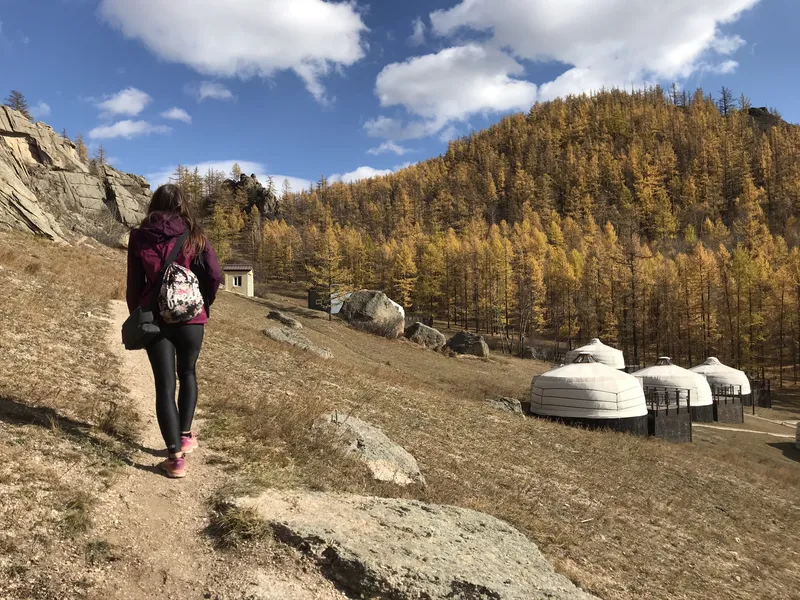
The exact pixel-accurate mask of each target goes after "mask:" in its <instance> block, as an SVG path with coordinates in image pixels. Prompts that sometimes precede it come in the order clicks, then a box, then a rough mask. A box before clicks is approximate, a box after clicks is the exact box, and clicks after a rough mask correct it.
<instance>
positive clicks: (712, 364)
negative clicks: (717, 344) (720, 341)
mask: <svg viewBox="0 0 800 600" xmlns="http://www.w3.org/2000/svg"><path fill="white" fill-rule="evenodd" d="M690 370H691V371H694V372H695V373H700V375H703V376H704V377H705V378H706V379H707V380H708V383H710V384H711V385H721V386H725V387H728V386H732V387H735V388H739V389H740V392H741V393H742V394H744V395H745V396H746V395H748V394H749V393H750V392H751V391H752V390H751V389H750V380H749V379H748V378H747V375H745V374H744V372H743V371H739V370H738V369H734V368H733V367H728V366H726V365H723V364H722V363H721V362H720V361H719V359H717V358H714V357H713V356H712V357H711V358H709V359H708V360H706V362H704V363H703V364H702V365H697V366H696V367H694V368H692V369H690Z"/></svg>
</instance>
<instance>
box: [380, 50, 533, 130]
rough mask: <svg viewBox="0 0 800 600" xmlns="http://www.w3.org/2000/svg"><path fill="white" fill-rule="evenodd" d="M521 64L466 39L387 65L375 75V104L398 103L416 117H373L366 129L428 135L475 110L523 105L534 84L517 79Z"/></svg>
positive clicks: (530, 98) (529, 99)
mask: <svg viewBox="0 0 800 600" xmlns="http://www.w3.org/2000/svg"><path fill="white" fill-rule="evenodd" d="M523 74H524V68H523V66H522V65H521V64H519V63H518V62H517V61H516V60H514V59H513V58H511V57H510V56H508V55H507V54H504V53H503V52H501V51H499V50H496V49H494V48H488V47H483V46H480V45H478V44H468V45H466V46H457V47H454V48H446V49H445V50H442V51H441V52H438V53H436V54H427V55H425V56H418V57H415V58H411V59H409V60H407V61H405V62H403V63H394V64H391V65H388V66H387V67H386V68H384V69H383V71H381V73H380V74H379V75H378V79H377V81H376V84H375V93H376V94H377V95H378V98H379V99H380V103H381V106H383V107H392V106H402V107H404V108H405V109H406V110H407V111H408V112H409V113H411V114H412V115H414V116H416V117H418V119H417V120H414V121H411V122H410V123H407V124H403V123H402V122H400V121H398V120H397V119H391V118H388V117H378V118H377V119H374V120H372V121H369V122H367V123H366V125H365V127H366V130H367V133H368V134H369V135H371V136H375V137H387V138H390V139H412V138H417V137H423V136H426V135H432V134H434V133H436V132H438V131H441V130H442V129H443V128H445V127H446V126H447V125H448V124H450V123H452V122H454V121H463V120H465V119H468V118H469V117H471V116H474V115H476V114H481V113H498V112H506V111H511V110H527V109H528V108H530V107H531V105H532V104H533V103H534V102H536V92H537V88H536V85H534V84H533V83H531V82H529V81H524V80H522V79H518V77H519V76H521V75H523Z"/></svg>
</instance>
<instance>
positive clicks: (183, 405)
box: [126, 184, 222, 478]
mask: <svg viewBox="0 0 800 600" xmlns="http://www.w3.org/2000/svg"><path fill="white" fill-rule="evenodd" d="M181 239H184V240H185V241H184V242H183V245H182V248H181V249H180V251H179V252H178V253H177V256H176V258H175V261H174V263H172V264H173V265H175V266H176V267H183V268H184V269H186V270H189V271H191V272H192V273H194V274H195V276H196V277H197V282H198V283H199V288H200V292H201V294H202V305H203V306H202V307H201V306H199V304H200V303H198V305H197V306H195V307H194V311H193V313H197V314H196V316H193V317H191V318H190V319H188V320H186V321H185V322H178V323H175V322H171V323H165V322H164V319H163V318H162V316H161V315H160V314H158V312H159V311H155V313H156V320H157V324H158V326H159V329H160V333H159V334H158V336H157V337H156V338H155V339H154V340H153V341H152V342H150V343H149V344H148V345H147V347H146V351H147V356H148V358H149V359H150V365H151V366H152V368H153V376H154V378H155V383H156V415H157V417H158V426H159V428H160V429H161V435H162V437H163V438H164V442H165V443H166V445H167V452H168V453H169V457H168V458H167V460H165V461H164V462H162V463H161V464H160V465H159V468H160V469H161V470H163V471H164V472H165V473H166V475H167V476H168V477H172V478H181V477H185V476H186V465H185V456H186V454H188V453H190V452H192V450H194V449H195V448H197V438H196V437H195V435H194V434H193V433H192V420H193V418H194V411H195V407H196V406H197V377H196V375H195V365H196V363H197V358H198V356H199V355H200V347H201V345H202V343H203V333H204V329H205V324H206V323H207V322H208V315H209V307H210V306H211V305H212V304H213V303H214V299H215V298H216V295H217V290H218V288H219V285H220V281H221V279H222V277H221V271H220V267H219V262H218V260H217V256H216V255H215V254H214V250H213V249H212V248H211V245H210V244H209V242H208V239H207V238H206V236H205V235H204V234H203V231H202V229H201V228H200V226H199V225H198V224H197V222H196V221H195V218H194V215H193V214H192V211H191V208H190V207H189V205H188V204H187V202H186V199H185V198H184V195H183V192H182V191H181V188H179V187H178V186H176V185H171V184H169V185H162V186H161V187H160V188H158V189H157V190H156V192H155V194H153V198H152V200H151V201H150V206H149V208H148V210H147V216H146V217H145V219H144V221H142V224H141V225H140V226H139V228H138V229H134V230H133V231H131V237H130V242H129V245H128V289H127V294H126V296H127V301H128V310H129V311H130V312H131V313H133V312H134V311H135V310H136V309H137V308H138V307H149V306H153V305H154V303H156V302H157V301H158V298H159V294H160V293H161V289H156V287H157V286H158V285H159V284H160V282H161V280H162V277H163V275H164V270H165V268H166V267H167V266H168V265H166V264H165V263H167V262H168V257H169V256H170V253H171V252H172V250H173V248H174V247H175V245H176V243H177V242H178V241H180V240H181ZM183 273H187V272H186V271H183ZM187 274H188V273H187ZM189 277H191V276H190V275H189ZM193 313H189V314H190V315H191V314H193ZM176 356H177V378H178V380H179V381H180V392H179V394H178V401H177V405H176V402H175V383H176V382H175V373H176Z"/></svg>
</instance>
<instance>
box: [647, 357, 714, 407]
mask: <svg viewBox="0 0 800 600" xmlns="http://www.w3.org/2000/svg"><path fill="white" fill-rule="evenodd" d="M633 376H634V377H635V378H636V379H639V380H641V382H642V385H643V386H645V387H653V388H661V389H665V390H667V391H668V392H675V391H676V390H679V391H680V394H679V398H680V405H681V406H686V404H687V393H686V390H688V391H689V393H690V394H691V396H690V398H689V400H690V402H691V404H692V408H697V407H701V406H711V404H712V398H711V386H709V385H708V382H707V381H706V378H705V377H703V376H702V375H700V374H699V373H695V372H693V371H689V370H688V369H684V368H682V367H679V366H678V365H674V364H672V360H670V358H669V357H667V356H662V357H661V358H659V359H658V362H657V363H656V364H655V365H654V366H652V367H647V368H645V369H642V370H641V371H636V373H634V374H633Z"/></svg>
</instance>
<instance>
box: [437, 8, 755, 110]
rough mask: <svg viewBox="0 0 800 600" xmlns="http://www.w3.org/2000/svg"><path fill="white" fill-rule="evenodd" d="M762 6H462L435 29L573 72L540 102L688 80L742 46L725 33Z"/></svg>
mask: <svg viewBox="0 0 800 600" xmlns="http://www.w3.org/2000/svg"><path fill="white" fill-rule="evenodd" d="M759 1H760V0H648V1H647V2H643V1H641V0H608V1H606V2H598V1H596V0H567V1H564V2H559V3H555V2H551V1H549V0H525V1H520V0H462V2H460V3H459V4H457V5H456V6H454V7H453V8H451V9H449V10H438V11H435V12H433V13H431V15H430V18H431V23H432V25H433V29H434V31H436V32H437V33H438V34H440V35H444V36H448V35H453V34H455V33H457V32H458V31H460V30H462V29H469V30H473V31H479V32H485V33H489V34H491V36H492V37H491V41H490V43H491V44H492V45H494V46H496V47H500V48H507V49H509V50H510V52H511V53H512V54H513V55H514V56H516V57H518V58H521V59H529V60H536V61H558V62H561V63H564V64H567V65H570V66H571V69H570V70H568V71H567V72H566V73H565V74H564V75H562V76H561V77H559V78H558V79H556V80H555V81H553V82H551V83H550V84H545V85H542V87H541V98H542V99H544V100H547V99H550V98H552V97H555V96H559V95H563V94H569V93H576V92H585V91H591V90H596V89H598V88H600V87H612V86H622V85H629V86H630V85H641V84H642V83H645V82H650V81H663V80H666V81H670V80H673V79H682V78H686V77H688V76H689V75H691V74H692V73H694V72H696V71H697V70H700V69H702V68H703V57H704V55H706V54H708V53H709V52H716V53H719V54H731V53H733V52H735V51H736V50H738V49H739V48H740V47H741V46H742V45H743V44H744V40H742V39H741V38H740V37H739V36H726V35H724V34H723V33H722V32H721V30H720V27H721V26H723V25H726V24H730V23H732V22H734V21H736V20H737V19H738V18H739V17H740V16H741V14H742V13H743V12H744V11H746V10H748V9H750V8H752V7H753V6H755V5H756V4H758V2H759Z"/></svg>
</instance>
